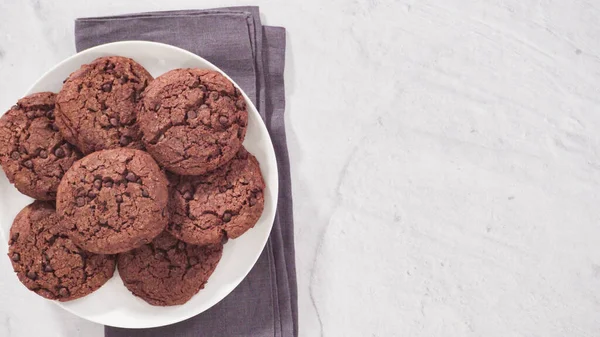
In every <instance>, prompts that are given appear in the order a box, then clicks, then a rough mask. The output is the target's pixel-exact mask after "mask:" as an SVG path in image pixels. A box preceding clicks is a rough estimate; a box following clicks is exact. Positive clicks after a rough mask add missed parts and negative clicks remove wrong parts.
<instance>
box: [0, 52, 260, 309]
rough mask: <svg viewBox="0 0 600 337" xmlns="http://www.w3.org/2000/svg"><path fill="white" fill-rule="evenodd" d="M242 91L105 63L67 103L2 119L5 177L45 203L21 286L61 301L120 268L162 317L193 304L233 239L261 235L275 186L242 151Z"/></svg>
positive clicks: (17, 230)
mask: <svg viewBox="0 0 600 337" xmlns="http://www.w3.org/2000/svg"><path fill="white" fill-rule="evenodd" d="M247 125H248V112H247V110H246V102H245V100H244V97H243V96H242V94H241V93H240V91H239V90H238V89H237V88H236V87H235V86H234V85H233V84H232V83H231V82H230V81H229V80H228V79H227V78H225V77H224V76H223V75H222V74H220V73H219V72H215V71H211V70H204V69H175V70H171V71H169V72H167V73H165V74H163V75H161V76H159V77H158V78H156V79H153V78H152V76H151V75H150V73H148V71H146V69H144V68H143V67H142V66H141V65H140V64H138V63H137V62H135V61H134V60H132V59H129V58H125V57H119V56H110V57H102V58H99V59H96V60H95V61H93V62H92V63H90V64H87V65H84V66H82V67H81V68H80V69H79V70H77V71H75V72H74V73H72V74H71V75H70V76H69V78H67V79H66V80H65V82H64V84H63V87H62V89H61V90H60V92H59V93H57V94H54V93H50V92H42V93H36V94H33V95H30V96H27V97H25V98H22V99H21V100H19V101H18V102H17V104H16V105H15V106H13V107H12V108H11V109H10V110H8V111H7V112H6V113H5V114H4V115H3V116H2V117H1V118H0V165H1V166H2V168H3V170H4V172H5V173H6V176H7V177H8V179H9V181H10V182H11V183H13V184H14V185H15V187H16V188H17V189H18V190H19V191H20V192H21V193H23V194H25V195H28V196H30V197H32V198H34V199H37V200H36V201H34V202H33V203H32V204H30V205H29V206H27V207H25V208H24V209H23V210H21V212H20V213H19V214H18V215H17V217H16V218H15V220H14V222H13V225H12V227H11V230H10V239H9V254H8V255H9V258H10V259H11V261H12V265H13V268H14V270H15V272H16V274H17V276H18V278H19V280H20V281H21V282H22V283H23V284H24V285H25V286H26V287H27V288H29V289H30V290H32V291H34V292H36V293H37V294H38V295H40V296H43V297H46V298H49V299H53V300H59V301H69V300H73V299H76V298H79V297H82V296H85V295H87V294H89V293H91V292H93V291H95V290H96V289H98V288H100V287H101V286H102V285H103V284H104V283H105V282H106V281H107V280H109V279H110V278H111V277H112V276H113V273H114V270H115V268H118V270H119V274H120V276H121V279H122V280H123V283H124V284H125V286H126V287H127V288H128V289H129V290H130V291H131V292H132V293H133V294H134V295H136V296H139V297H140V298H142V299H144V300H145V301H146V302H148V303H150V304H152V305H161V306H165V305H177V304H183V303H185V302H187V301H188V300H189V299H190V298H191V297H192V296H193V295H195V294H196V293H197V292H198V291H200V289H202V288H203V287H204V285H205V284H206V282H207V281H208V278H209V277H210V275H211V274H212V273H213V271H214V270H215V268H216V266H217V264H218V262H219V260H220V258H221V254H222V251H223V245H224V244H225V243H226V241H227V240H228V239H229V238H237V237H239V236H240V235H242V234H244V233H245V232H246V231H247V230H249V229H250V228H252V227H253V226H254V225H255V224H256V222H257V221H258V219H259V218H260V216H261V214H262V211H263V208H264V194H263V193H264V189H265V183H264V180H263V177H262V175H261V171H260V167H259V164H258V161H257V160H256V158H255V157H254V156H253V155H252V154H250V153H248V151H247V150H246V149H245V148H244V147H243V146H242V143H243V141H244V137H245V134H246V128H247Z"/></svg>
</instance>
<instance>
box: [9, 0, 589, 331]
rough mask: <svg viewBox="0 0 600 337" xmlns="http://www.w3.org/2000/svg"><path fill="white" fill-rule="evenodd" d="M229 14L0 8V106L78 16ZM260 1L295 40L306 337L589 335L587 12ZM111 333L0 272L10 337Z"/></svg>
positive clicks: (530, 4)
mask: <svg viewBox="0 0 600 337" xmlns="http://www.w3.org/2000/svg"><path fill="white" fill-rule="evenodd" d="M236 4H237V5H246V4H248V3H247V2H243V1H240V0H232V1H228V2H227V3H223V2H222V1H217V0H208V1H204V2H202V4H199V3H198V2H197V1H192V0H178V1H172V2H162V1H144V2H123V1H117V0H106V1H104V2H99V1H97V2H82V1H75V0H68V1H54V2H49V1H38V0H31V1H8V2H7V3H3V4H2V10H1V11H0V78H2V79H3V81H4V84H0V88H1V92H2V95H0V109H8V108H9V107H10V106H11V105H12V104H14V102H15V101H16V100H17V99H18V98H19V97H21V96H22V94H23V93H24V92H25V91H26V90H27V88H28V87H29V86H30V85H31V84H32V83H33V81H35V80H36V79H37V78H38V77H39V76H41V75H42V74H43V73H44V72H45V71H47V70H48V69H49V68H50V67H52V66H53V65H54V64H56V63H57V62H59V61H61V60H62V59H64V58H66V57H68V56H69V55H72V54H73V53H74V52H75V48H74V38H73V20H74V19H75V18H77V17H84V16H98V15H110V14H121V13H128V12H142V11H153V10H170V9H186V8H197V6H199V5H201V6H203V7H217V6H223V5H236ZM254 4H257V5H260V6H261V11H262V12H263V16H262V18H263V20H264V21H265V23H266V24H269V25H281V26H285V27H286V28H287V31H288V35H287V37H288V50H287V55H286V62H287V65H286V79H285V80H286V92H287V106H286V123H287V133H288V143H289V151H290V157H291V161H292V179H293V181H292V182H293V190H294V192H293V193H294V196H293V197H294V212H295V219H296V232H295V233H296V252H297V269H298V292H299V313H300V336H310V337H312V336H357V337H362V336H369V337H371V336H380V337H388V336H428V337H429V336H444V337H445V336H473V337H474V336H498V337H504V336H545V337H547V336H556V337H558V336H597V335H598V331H600V316H599V315H598V312H600V249H599V248H598V244H597V243H598V240H599V238H600V226H598V224H599V222H600V217H599V216H598V212H597V208H598V205H599V204H600V194H599V192H598V191H600V133H598V131H597V130H599V129H600V117H599V115H598V113H597V112H598V107H599V106H600V99H599V98H598V92H600V85H599V83H600V39H598V37H599V36H600V21H598V17H600V7H599V6H598V4H597V3H596V2H594V1H591V0H575V1H540V0H524V1H523V0H482V1H471V2H465V1H459V0H443V1H442V0H397V1H392V0H352V1H346V0H333V1H316V0H305V1H297V0H293V1H285V2H283V1H280V2H275V1H266V0H257V1H255V2H254ZM23 23H27V24H26V25H24V24H23ZM0 179H5V177H4V176H0ZM0 197H1V195H0ZM33 321H35V322H37V323H36V324H32V323H31V322H33ZM102 334H103V330H102V327H101V326H99V325H96V324H93V323H90V322H87V321H84V320H81V319H79V318H78V317H76V316H74V315H72V314H70V313H68V312H65V311H63V310H62V309H60V308H58V307H57V306H55V305H53V304H52V303H50V302H47V301H43V300H40V299H39V298H37V296H35V295H34V294H31V293H29V292H28V291H27V290H26V289H25V288H24V287H22V286H21V285H20V284H19V283H18V281H17V279H16V278H15V277H14V276H13V275H12V271H11V269H10V262H9V260H8V259H6V258H0V336H3V337H4V336H6V337H29V336H43V337H45V336H52V337H54V336H57V337H58V336H68V337H71V336H85V337H99V336H102Z"/></svg>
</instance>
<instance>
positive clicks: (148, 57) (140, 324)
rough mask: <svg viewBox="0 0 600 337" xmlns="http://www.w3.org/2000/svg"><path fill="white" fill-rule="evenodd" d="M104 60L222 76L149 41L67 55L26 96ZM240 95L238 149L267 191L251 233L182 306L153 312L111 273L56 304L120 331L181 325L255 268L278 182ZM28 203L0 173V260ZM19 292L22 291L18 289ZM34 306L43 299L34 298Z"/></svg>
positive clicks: (262, 134) (232, 245)
mask: <svg viewBox="0 0 600 337" xmlns="http://www.w3.org/2000/svg"><path fill="white" fill-rule="evenodd" d="M107 55H120V56H126V57H131V58H132V59H134V60H136V61H137V62H139V63H140V64H141V65H142V66H144V67H145V68H146V69H148V71H149V72H150V73H151V74H152V76H154V77H157V76H159V75H161V74H163V73H165V72H167V71H169V70H171V69H175V68H205V69H213V70H217V71H220V72H221V73H222V71H221V70H220V69H219V68H217V67H216V66H214V65H213V64H211V63H210V62H208V61H206V60H205V59H203V58H201V57H199V56H197V55H194V54H192V53H190V52H188V51H185V50H183V49H180V48H176V47H173V46H169V45H166V44H160V43H154V42H144V41H124V42H116V43H110V44H105V45H101V46H98V47H95V48H91V49H88V50H85V51H83V52H81V53H79V54H76V55H73V56H72V57H70V58H68V59H66V60H64V61H63V62H61V63H60V64H58V65H57V66H55V67H54V68H53V69H52V70H50V71H49V72H47V73H46V74H45V75H44V76H42V77H41V78H40V79H39V80H38V81H37V82H36V83H35V84H34V85H33V86H32V87H31V88H30V89H29V91H28V92H27V94H31V93H34V92H39V91H53V92H58V91H59V90H60V88H61V86H62V82H63V80H64V79H65V78H67V77H68V76H69V74H70V73H71V72H73V71H75V70H77V69H78V68H79V67H80V66H81V65H83V64H86V63H89V62H91V61H93V60H94V59H96V58H98V57H101V56H107ZM225 76H227V75H225ZM227 78H229V77H227ZM229 79H230V80H231V78H229ZM236 86H237V84H236ZM238 88H239V86H238ZM243 95H244V98H245V99H246V103H247V105H248V115H249V116H248V117H249V118H248V130H247V133H246V139H245V141H244V146H246V148H247V149H248V151H250V152H251V153H253V154H254V155H255V156H256V158H257V159H258V161H259V162H260V167H261V170H262V174H263V177H264V179H265V183H266V186H267V188H266V191H265V210H264V212H263V214H262V216H261V218H260V220H259V221H258V223H257V224H256V226H255V227H254V228H253V229H251V230H249V231H248V232H246V233H245V234H244V235H242V236H241V237H240V238H238V239H235V240H229V242H228V243H227V244H226V245H225V248H224V250H223V257H222V258H221V261H220V262H219V265H218V266H217V268H216V269H215V271H214V273H213V274H212V276H211V277H210V279H209V280H208V283H207V284H206V286H205V288H204V289H203V290H201V291H200V292H199V293H198V294H196V295H195V296H194V297H192V299H191V300H189V301H188V302H187V303H185V304H183V305H178V306H172V307H155V306H151V305H149V304H147V303H146V302H144V301H143V300H141V299H139V298H137V297H135V296H133V295H132V294H131V293H130V292H129V291H128V290H127V288H125V286H124V285H123V283H122V282H121V279H120V277H119V276H118V273H115V277H113V278H112V279H111V280H109V281H108V282H107V283H106V284H105V285H104V286H103V287H102V288H100V289H99V290H97V291H96V292H94V293H92V294H90V295H88V296H86V297H84V298H81V299H77V300H74V301H71V302H66V303H60V302H56V304H58V305H59V306H61V307H62V308H64V309H66V310H67V311H70V312H71V313H73V314H75V315H77V316H79V317H82V318H85V319H87V320H90V321H93V322H96V323H100V324H104V325H110V326H115V327H123V328H149V327H157V326H163V325H168V324H172V323H176V322H179V321H182V320H185V319H187V318H190V317H192V316H195V315H197V314H199V313H201V312H203V311H205V310H207V309H208V308H210V307H212V306H213V305H215V304H216V303H217V302H219V301H220V300H222V299H223V298H224V297H225V296H227V295H228V294H229V293H230V292H231V291H232V290H233V289H234V288H235V287H236V286H237V285H238V284H239V283H240V282H241V281H242V280H243V279H244V277H245V276H246V275H247V274H248V272H249V271H250V269H251V268H252V266H254V264H255V263H256V261H257V259H258V257H259V255H260V253H261V252H262V250H263V248H264V246H265V244H266V242H267V239H268V237H269V233H270V232H271V227H272V226H273V219H274V217H275V209H276V206H277V190H278V177H277V163H276V161H275V151H274V149H273V144H272V143H271V138H270V137H269V134H268V132H267V128H266V127H265V125H264V123H263V121H262V119H261V118H260V115H259V114H258V111H257V110H256V108H255V107H254V105H253V104H252V102H251V101H250V100H249V99H248V96H246V94H243ZM15 101H16V100H15ZM6 108H8V107H6ZM31 201H32V199H30V198H28V197H26V196H23V195H22V194H20V193H19V192H18V191H17V190H16V189H15V188H14V187H13V186H12V185H10V184H9V182H8V180H7V179H6V176H5V175H4V173H0V239H1V242H2V243H1V244H0V246H1V250H2V252H4V254H1V255H2V256H0V258H6V255H5V253H6V252H7V241H8V240H7V237H8V231H9V229H10V226H11V224H12V221H13V219H14V217H15V216H16V214H17V213H18V212H19V211H20V210H21V209H22V208H23V207H25V206H26V205H28V204H29V203H30V202H31ZM15 277H16V276H15ZM22 291H24V292H25V291H28V290H27V289H26V288H25V287H23V289H22ZM40 301H44V299H43V298H41V297H40Z"/></svg>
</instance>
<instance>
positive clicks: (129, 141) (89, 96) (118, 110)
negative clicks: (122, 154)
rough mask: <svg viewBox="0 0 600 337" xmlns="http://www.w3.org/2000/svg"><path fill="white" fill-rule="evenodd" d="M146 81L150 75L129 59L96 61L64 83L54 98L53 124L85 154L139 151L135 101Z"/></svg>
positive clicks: (111, 58)
mask: <svg viewBox="0 0 600 337" xmlns="http://www.w3.org/2000/svg"><path fill="white" fill-rule="evenodd" d="M150 81H152V76H151V75H150V73H148V71H146V69H144V67H142V66H141V65H139V64H138V63H136V62H135V61H134V60H132V59H130V58H126V57H120V56H108V57H101V58H98V59H96V60H94V62H92V63H90V64H86V65H83V66H82V67H81V68H80V69H79V70H77V71H76V72H74V73H72V74H71V75H70V76H69V78H67V79H66V80H65V83H64V85H63V87H62V89H61V91H60V92H59V93H58V96H57V98H56V124H57V125H58V128H59V129H60V131H61V132H62V134H63V135H64V137H65V138H66V139H67V140H68V141H69V142H70V143H72V144H75V145H76V146H77V147H79V149H80V150H81V151H82V152H83V153H85V154H88V153H91V152H94V151H98V150H104V149H112V148H117V147H131V148H142V143H141V134H140V132H139V129H138V126H137V125H136V119H137V113H138V100H139V99H140V95H141V92H142V91H143V90H144V89H145V88H146V86H147V85H148V83H149V82H150Z"/></svg>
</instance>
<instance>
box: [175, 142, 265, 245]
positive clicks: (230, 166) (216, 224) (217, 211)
mask: <svg viewBox="0 0 600 337" xmlns="http://www.w3.org/2000/svg"><path fill="white" fill-rule="evenodd" d="M169 183H170V200H169V209H170V213H171V220H170V221H169V226H168V227H167V229H168V231H169V232H171V234H173V235H175V237H177V238H178V239H180V240H183V241H185V242H189V243H192V244H197V245H206V244H213V243H218V242H221V240H223V239H224V237H227V238H232V239H233V238H237V237H238V236H240V235H242V234H244V233H245V232H246V231H247V230H248V229H250V228H252V227H254V225H255V224H256V222H257V221H258V219H259V218H260V215H261V214H262V211H263V209H264V205H265V198H264V194H263V191H264V188H265V182H264V181H263V177H262V175H261V173H260V167H259V165H258V161H257V160H256V158H255V157H254V156H253V155H251V154H249V153H248V151H246V149H245V148H243V147H242V148H241V149H240V150H239V152H238V153H237V155H236V157H235V158H233V159H232V160H231V161H230V162H229V163H227V164H225V165H224V166H222V167H220V168H218V169H217V170H215V171H213V172H211V173H208V174H206V175H203V176H176V175H169Z"/></svg>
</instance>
